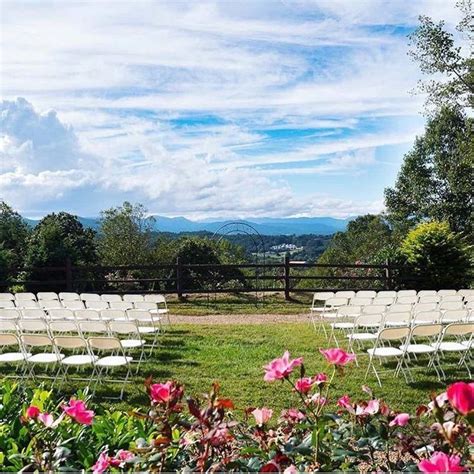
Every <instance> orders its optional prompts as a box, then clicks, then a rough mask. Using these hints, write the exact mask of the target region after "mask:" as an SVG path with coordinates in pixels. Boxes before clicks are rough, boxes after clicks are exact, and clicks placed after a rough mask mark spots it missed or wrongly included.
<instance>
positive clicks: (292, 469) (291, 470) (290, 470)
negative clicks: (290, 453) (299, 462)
mask: <svg viewBox="0 0 474 474" xmlns="http://www.w3.org/2000/svg"><path fill="white" fill-rule="evenodd" d="M298 472H299V471H298V469H296V466H295V465H294V464H292V465H291V466H288V467H287V468H286V469H285V470H284V471H283V474H298Z"/></svg>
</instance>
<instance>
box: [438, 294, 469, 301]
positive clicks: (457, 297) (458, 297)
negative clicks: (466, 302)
mask: <svg viewBox="0 0 474 474" xmlns="http://www.w3.org/2000/svg"><path fill="white" fill-rule="evenodd" d="M463 299H464V298H463V297H462V295H446V296H441V301H443V302H459V301H463Z"/></svg>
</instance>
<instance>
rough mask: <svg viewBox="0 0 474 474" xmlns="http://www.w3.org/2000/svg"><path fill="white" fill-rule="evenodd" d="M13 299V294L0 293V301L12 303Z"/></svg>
mask: <svg viewBox="0 0 474 474" xmlns="http://www.w3.org/2000/svg"><path fill="white" fill-rule="evenodd" d="M14 299H15V297H14V296H13V293H8V292H4V293H0V301H13V300H14Z"/></svg>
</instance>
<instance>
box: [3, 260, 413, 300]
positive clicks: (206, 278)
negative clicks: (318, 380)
mask: <svg viewBox="0 0 474 474" xmlns="http://www.w3.org/2000/svg"><path fill="white" fill-rule="evenodd" d="M16 275H17V276H16V277H15V278H10V279H9V280H8V281H0V291H5V290H6V289H7V288H11V287H12V286H15V285H22V286H23V287H24V288H25V289H26V290H28V291H81V292H85V291H91V292H107V293H156V292H159V293H166V294H172V293H174V294H177V295H178V296H179V297H182V296H183V295H185V294H192V293H236V292H241V293H246V292H275V291H279V292H283V293H284V294H285V298H286V299H290V298H291V293H298V292H316V291H325V290H340V289H347V290H357V289H397V288H403V287H405V288H406V287H408V288H409V287H414V286H415V287H416V286H419V284H420V280H422V279H421V278H420V277H419V276H414V275H413V272H412V271H411V269H410V268H409V267H406V266H397V265H392V264H390V263H389V262H386V263H385V264H383V265H366V264H360V265H356V264H340V265H329V264H328V265H326V264H314V263H305V262H295V261H291V260H290V258H289V257H288V256H287V257H285V258H284V259H283V261H282V262H280V263H268V264H263V263H262V264H252V263H244V264H184V263H181V262H180V260H179V259H178V260H177V261H176V262H175V263H174V264H168V265H126V266H91V265H88V266H75V265H72V264H71V261H70V259H66V261H65V263H64V265H61V266H55V267H39V268H27V269H23V270H22V271H21V272H17V273H16ZM21 275H27V277H23V278H22V276H21Z"/></svg>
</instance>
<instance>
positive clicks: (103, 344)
mask: <svg viewBox="0 0 474 474" xmlns="http://www.w3.org/2000/svg"><path fill="white" fill-rule="evenodd" d="M87 342H88V344H89V347H90V349H91V353H92V355H93V356H95V357H97V359H96V360H95V362H94V367H95V368H96V370H95V372H94V374H95V376H96V383H95V386H94V393H95V390H96V388H97V384H98V383H102V382H104V381H106V380H105V379H102V373H103V371H104V370H105V371H106V372H108V371H109V370H114V369H117V368H119V367H125V368H126V370H127V371H126V375H125V377H124V379H122V380H116V379H115V380H107V381H108V382H119V383H122V387H121V390H120V396H119V399H120V400H122V399H123V393H124V389H125V384H126V383H127V382H128V379H129V377H130V375H131V365H130V364H131V362H132V361H133V358H132V357H130V356H126V355H125V352H124V350H123V347H122V344H121V343H120V339H118V338H116V337H111V336H109V337H89V338H88V339H87ZM104 353H108V354H110V355H106V356H103V354H104ZM94 374H93V376H94Z"/></svg>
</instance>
